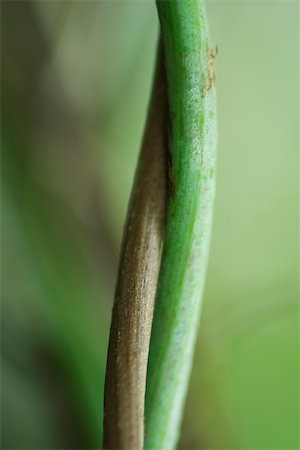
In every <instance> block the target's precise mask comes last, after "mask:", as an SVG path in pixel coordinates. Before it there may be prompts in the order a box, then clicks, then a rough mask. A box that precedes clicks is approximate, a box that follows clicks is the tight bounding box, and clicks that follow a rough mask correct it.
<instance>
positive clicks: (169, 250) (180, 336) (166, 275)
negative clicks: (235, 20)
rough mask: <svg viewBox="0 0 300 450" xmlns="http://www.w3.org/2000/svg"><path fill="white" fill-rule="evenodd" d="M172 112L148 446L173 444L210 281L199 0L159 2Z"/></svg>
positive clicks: (209, 114)
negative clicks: (202, 306) (205, 290)
mask: <svg viewBox="0 0 300 450" xmlns="http://www.w3.org/2000/svg"><path fill="white" fill-rule="evenodd" d="M157 8H158V13H159V19H160V23H161V30H162V38H163V45H164V53H165V62H166V73H167V85H168V101H169V113H170V142H169V147H170V178H171V186H172V189H171V195H170V198H169V204H168V214H167V223H166V229H165V242H164V249H163V255H162V263H161V269H160V274H159V282H158V290H157V295H156V303H155V310H154V318H153V326H152V334H151V344H150V355H149V362H148V373H147V390H146V420H145V428H146V435H145V448H146V449H153V450H154V449H155V450H158V449H161V450H168V449H173V448H174V446H175V445H176V442H177V437H178V430H179V427H180V422H181V417H182V411H183V405H184V399H185V395H186V390H187V385H188V380H189V375H190V370H191V363H192V357H193V349H194V344H195V339H196V331H197V326H198V321H199V313H200V307H201V297H202V292H203V287H204V282H205V273H206V267H207V259H208V247H209V240H210V230H211V222H212V210H213V200H214V190H215V149H216V134H217V132H216V108H215V89H214V73H213V59H214V57H215V55H214V53H213V52H212V51H211V50H210V47H209V38H208V30H207V26H206V17H205V13H204V9H203V5H202V2H200V1H195V0H170V1H158V2H157Z"/></svg>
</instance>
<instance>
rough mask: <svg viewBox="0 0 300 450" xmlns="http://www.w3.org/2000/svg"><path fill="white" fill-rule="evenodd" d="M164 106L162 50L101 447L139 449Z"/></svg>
mask: <svg viewBox="0 0 300 450" xmlns="http://www.w3.org/2000/svg"><path fill="white" fill-rule="evenodd" d="M166 107H167V103H166V90H165V73H164V66H163V58H162V49H160V50H159V51H158V62H157V70H156V77H155V81H154V86H153V93H152V101H151V104H150V108H149V113H148V122H147V127H146V131H145V135H144V140H143V144H142V150H141V154H140V158H139V163H138V167H137V172H136V177H135V182H134V186H133V190H132V195H131V200H130V205H129V209H128V214H127V223H126V226H125V232H124V236H123V244H122V251H121V260H120V266H119V274H118V281H117V289H116V296H115V303H114V308H113V315H112V323H111V330H110V340H109V350H108V359H107V368H106V380H105V400H104V414H105V416H104V448H105V449H126V450H128V449H136V450H139V449H142V448H143V442H144V397H145V386H146V368H147V360H148V351H149V341H150V332H151V324H152V315H153V305H154V298H155V292H156V286H157V278H158V271H159V264H160V256H161V241H162V233H163V226H164V221H165V209H166V206H165V205H166V184H167V182H166V180H167V175H166V155H167V147H166V144H167V137H166V119H167V110H166ZM112 176H113V175H112ZM116 181H117V180H116Z"/></svg>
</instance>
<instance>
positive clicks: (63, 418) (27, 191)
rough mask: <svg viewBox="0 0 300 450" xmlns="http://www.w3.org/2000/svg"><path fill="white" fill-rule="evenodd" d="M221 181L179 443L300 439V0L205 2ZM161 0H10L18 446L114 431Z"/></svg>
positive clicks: (5, 207)
mask: <svg viewBox="0 0 300 450" xmlns="http://www.w3.org/2000/svg"><path fill="white" fill-rule="evenodd" d="M207 10H208V17H209V22H210V28H211V34H212V41H213V44H214V45H216V44H217V45H218V48H219V55H218V57H217V61H216V73H217V90H218V116H219V146H218V180H217V198H216V207H215V217H214V228H213V236H212V245H211V256H210V264H209V270H208V279H207V285H206V291H205V298H204V309H203V314H202V319H201V327H200V332H199V339H198V343H197V349H196V354H195V362H194V368H193V372H192V378H191V383H190V388H189V393H188V398H187V403H186V409H185V415H184V421H183V427H182V434H181V440H180V443H179V448H181V449H296V448H299V447H298V446H299V440H298V437H299V430H298V424H299V403H298V401H299V372H298V369H299V367H298V365H299V321H298V319H299V316H298V295H299V292H298V248H299V247H298V229H299V223H298V167H299V164H298V147H299V111H298V102H299V90H298V82H299V59H298V57H299V14H298V2H297V1H289V2H283V1H282V2H281V1H264V2H262V1H242V0H240V1H227V0H226V1H225V0H224V1H222V0H219V1H209V2H208V3H207ZM157 36H158V19H157V15H156V9H155V3H154V0H153V1H150V0H149V1H148V0H147V1H127V0H123V1H34V2H30V1H20V2H19V1H2V2H1V58H2V71H1V83H2V84H1V94H2V95H1V97H2V98H1V103H2V128H1V136H2V145H1V149H2V177H1V181H2V233H1V237H2V285H1V294H2V295H1V296H2V311H1V312H2V314H1V316H2V327H1V332H2V386H1V387H2V393H1V422H2V424H1V431H2V433H1V439H2V448H7V449H50V448H51V449H64V448H66V449H69V448H73V449H75V448H78V449H92V448H95V449H96V448H100V447H101V434H102V403H103V383H104V373H105V363H106V351H107V343H108V334H109V326H110V315H111V308H112V301H113V295H114V285H115V280H116V270H117V264H118V253H119V246H120V241H121V235H122V227H123V223H124V217H125V213H126V208H127V201H128V197H129V192H130V188H131V184H132V179H133V173H134V168H135V164H136V160H137V154H138V151H139V146H140V142H141V136H142V132H143V126H144V122H145V117H146V110H147V102H148V98H149V92H150V86H151V79H152V73H153V67H154V58H155V48H156V42H157Z"/></svg>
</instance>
